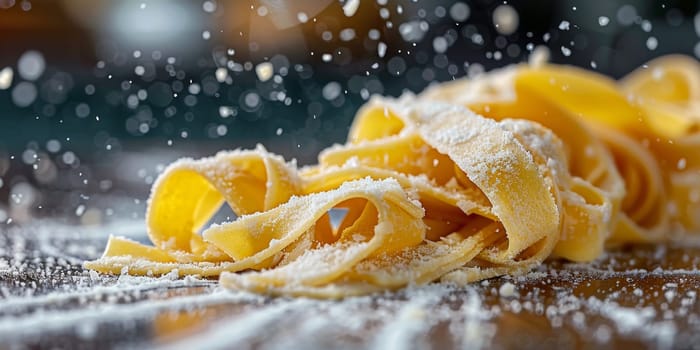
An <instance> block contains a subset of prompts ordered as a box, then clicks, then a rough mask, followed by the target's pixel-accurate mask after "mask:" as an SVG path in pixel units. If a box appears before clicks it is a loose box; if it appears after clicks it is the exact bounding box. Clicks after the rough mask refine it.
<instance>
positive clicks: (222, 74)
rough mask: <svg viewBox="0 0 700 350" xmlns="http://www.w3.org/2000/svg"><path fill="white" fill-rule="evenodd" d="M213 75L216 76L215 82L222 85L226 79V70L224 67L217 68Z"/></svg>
mask: <svg viewBox="0 0 700 350" xmlns="http://www.w3.org/2000/svg"><path fill="white" fill-rule="evenodd" d="M214 75H215V76H216V81H218V82H220V83H223V82H225V81H226V78H228V70H227V69H226V68H224V67H219V68H217V69H216V72H215V73H214Z"/></svg>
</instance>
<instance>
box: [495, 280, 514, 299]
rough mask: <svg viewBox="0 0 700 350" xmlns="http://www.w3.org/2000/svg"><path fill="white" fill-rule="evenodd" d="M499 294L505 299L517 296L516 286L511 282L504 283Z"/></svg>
mask: <svg viewBox="0 0 700 350" xmlns="http://www.w3.org/2000/svg"><path fill="white" fill-rule="evenodd" d="M498 294H500V295H501V296H502V297H505V298H510V297H514V296H515V295H516V294H517V292H516V291H515V285H514V284H513V283H510V282H506V283H504V284H503V285H502V286H501V287H500V288H498Z"/></svg>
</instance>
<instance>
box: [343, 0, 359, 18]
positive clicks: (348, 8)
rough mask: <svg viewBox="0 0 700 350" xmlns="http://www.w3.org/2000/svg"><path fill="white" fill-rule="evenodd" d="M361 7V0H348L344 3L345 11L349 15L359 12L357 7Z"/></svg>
mask: <svg viewBox="0 0 700 350" xmlns="http://www.w3.org/2000/svg"><path fill="white" fill-rule="evenodd" d="M358 7H360V0H347V1H346V2H345V4H343V13H344V14H345V16H347V17H352V16H354V15H355V12H357V8H358Z"/></svg>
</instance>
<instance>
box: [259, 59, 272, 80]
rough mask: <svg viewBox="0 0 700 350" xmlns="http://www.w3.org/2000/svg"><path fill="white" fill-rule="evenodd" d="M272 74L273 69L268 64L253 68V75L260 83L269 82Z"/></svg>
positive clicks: (270, 64)
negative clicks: (255, 75) (256, 76)
mask: <svg viewBox="0 0 700 350" xmlns="http://www.w3.org/2000/svg"><path fill="white" fill-rule="evenodd" d="M272 73H274V69H273V67H272V63H270V62H262V63H260V64H258V65H257V66H255V74H257V75H258V79H260V81H262V82H265V81H268V80H270V78H272Z"/></svg>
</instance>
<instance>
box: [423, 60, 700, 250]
mask: <svg viewBox="0 0 700 350" xmlns="http://www.w3.org/2000/svg"><path fill="white" fill-rule="evenodd" d="M420 98H422V99H424V100H439V101H450V102H451V103H458V104H461V105H465V106H468V107H469V108H471V109H473V110H474V111H476V112H477V113H480V114H482V115H484V116H486V117H489V118H494V119H496V120H500V119H502V118H505V117H510V118H518V119H528V120H533V121H536V122H538V123H540V124H542V125H544V126H545V127H547V128H549V129H551V130H552V131H553V132H554V133H555V134H557V135H558V136H559V137H560V138H561V139H562V140H564V143H565V147H566V150H567V159H568V160H569V166H570V169H569V171H570V173H571V175H573V176H574V178H575V179H577V180H576V181H577V182H579V183H580V184H581V185H584V187H586V188H583V187H580V186H579V188H580V189H581V190H584V191H585V192H588V193H589V194H595V193H598V194H597V195H595V198H590V199H591V200H592V201H594V202H600V201H605V202H608V203H609V204H610V206H611V207H612V212H611V214H612V217H611V220H610V223H611V224H612V225H613V226H612V228H611V229H610V230H601V231H600V233H601V234H600V235H598V239H597V240H596V241H597V242H598V243H601V242H604V243H606V244H607V245H614V244H620V243H630V242H654V241H659V240H663V239H666V238H667V237H668V236H669V234H670V233H671V232H673V231H674V230H672V229H671V227H672V226H673V227H674V228H675V230H676V231H686V232H687V231H690V232H698V231H699V230H700V226H698V225H697V220H695V219H694V218H695V217H697V215H698V214H700V204H698V202H699V201H698V199H697V197H698V192H697V190H690V191H689V188H691V187H695V188H698V186H700V180H693V179H694V178H697V179H700V176H698V175H700V172H699V171H698V169H700V166H698V160H700V159H698V157H700V152H698V151H697V149H698V146H700V134H699V133H698V122H699V121H700V117H699V116H700V109H699V108H698V106H699V105H698V101H699V98H700V66H699V65H698V63H697V61H695V60H694V59H690V58H686V57H682V56H668V57H664V58H660V59H657V60H655V61H652V62H650V63H649V64H648V68H644V69H639V70H638V71H636V72H634V73H632V74H630V75H629V76H628V77H626V78H625V79H623V80H622V81H621V82H619V83H618V82H615V81H613V80H611V79H609V78H607V77H604V76H601V75H598V74H595V73H591V72H587V71H583V70H581V69H578V68H573V67H566V66H556V65H544V66H542V67H536V68H533V67H529V66H526V65H521V66H516V67H509V68H505V69H503V70H500V71H497V72H491V73H489V74H486V75H484V76H482V77H479V78H477V79H473V80H466V79H464V80H461V81H456V82H452V83H450V84H446V86H435V87H433V88H431V89H428V90H427V91H426V92H424V93H423V94H422V95H421V96H420ZM679 164H680V165H682V168H683V169H682V171H679V169H677V168H678V165H679ZM693 181H695V185H691V183H690V182H693ZM565 207H566V205H565ZM606 231H607V232H606ZM576 236H577V235H573V236H572V235H566V234H565V235H563V236H562V241H561V242H560V243H559V245H558V246H559V248H560V249H559V248H558V249H555V254H556V255H560V256H563V257H566V258H569V259H573V260H584V261H585V260H590V259H592V258H595V257H596V256H598V255H599V254H600V252H601V251H602V244H597V245H596V246H597V247H598V248H597V249H589V250H588V251H589V254H581V253H582V252H583V251H584V250H585V249H582V247H583V246H582V245H581V244H579V243H578V242H577V243H573V241H572V244H571V247H569V248H565V247H564V245H566V242H567V237H576ZM579 236H580V235H579ZM584 246H585V245H584ZM589 246H590V245H589ZM571 253H574V254H577V255H579V257H574V256H572V255H571Z"/></svg>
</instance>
